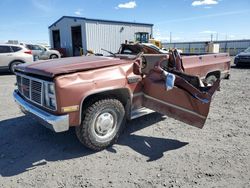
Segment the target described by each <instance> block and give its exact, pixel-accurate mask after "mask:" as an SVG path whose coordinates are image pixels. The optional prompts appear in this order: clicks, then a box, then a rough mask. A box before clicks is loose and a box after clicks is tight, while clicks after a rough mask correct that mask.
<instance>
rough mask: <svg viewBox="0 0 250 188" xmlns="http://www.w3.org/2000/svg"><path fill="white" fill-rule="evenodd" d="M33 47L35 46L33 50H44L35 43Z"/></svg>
mask: <svg viewBox="0 0 250 188" xmlns="http://www.w3.org/2000/svg"><path fill="white" fill-rule="evenodd" d="M33 48H34V49H33V50H42V49H41V48H40V46H38V45H34V46H33Z"/></svg>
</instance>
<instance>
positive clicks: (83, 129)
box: [76, 99, 125, 151]
mask: <svg viewBox="0 0 250 188" xmlns="http://www.w3.org/2000/svg"><path fill="white" fill-rule="evenodd" d="M124 125H125V109H124V106H123V105H122V103H121V102H120V101H119V100H117V99H101V100H98V101H96V102H94V103H93V104H92V105H89V107H87V109H86V110H85V112H84V113H83V121H82V123H81V125H80V126H78V127H76V135H77V137H78V139H79V140H80V142H81V143H82V144H84V145H85V146H86V147H88V148H90V149H92V150H96V151H99V150H102V149H105V148H106V147H108V146H110V145H112V144H113V143H114V142H116V141H117V139H118V137H119V135H120V133H121V131H122V129H123V127H124Z"/></svg>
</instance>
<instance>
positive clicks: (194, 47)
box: [163, 40, 250, 56]
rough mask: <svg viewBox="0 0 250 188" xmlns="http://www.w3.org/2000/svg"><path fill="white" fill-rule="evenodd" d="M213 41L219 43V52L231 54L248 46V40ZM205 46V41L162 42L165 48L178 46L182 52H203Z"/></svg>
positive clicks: (249, 42) (249, 43) (249, 44)
mask: <svg viewBox="0 0 250 188" xmlns="http://www.w3.org/2000/svg"><path fill="white" fill-rule="evenodd" d="M214 43H216V44H220V52H228V53H229V54H230V55H232V56H234V55H236V54H238V53H239V52H241V51H243V50H245V49H246V48H248V47H250V40H231V41H215V42H214ZM205 46H206V42H183V43H181V42H178V43H171V44H169V43H163V47H164V48H166V49H169V48H178V49H181V50H182V51H183V52H184V53H204V52H205Z"/></svg>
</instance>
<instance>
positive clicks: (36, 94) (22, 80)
mask: <svg viewBox="0 0 250 188" xmlns="http://www.w3.org/2000/svg"><path fill="white" fill-rule="evenodd" d="M17 87H18V91H19V92H20V94H21V95H22V96H24V97H25V98H26V99H28V100H30V101H32V102H34V103H36V104H39V105H41V106H42V105H43V81H41V80H38V79H35V78H32V77H28V76H23V75H17Z"/></svg>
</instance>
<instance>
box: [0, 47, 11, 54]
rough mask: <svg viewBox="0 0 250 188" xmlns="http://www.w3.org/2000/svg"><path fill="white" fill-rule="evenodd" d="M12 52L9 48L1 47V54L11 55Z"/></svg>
mask: <svg viewBox="0 0 250 188" xmlns="http://www.w3.org/2000/svg"><path fill="white" fill-rule="evenodd" d="M11 52H12V50H11V48H10V47H9V46H0V53H11Z"/></svg>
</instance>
